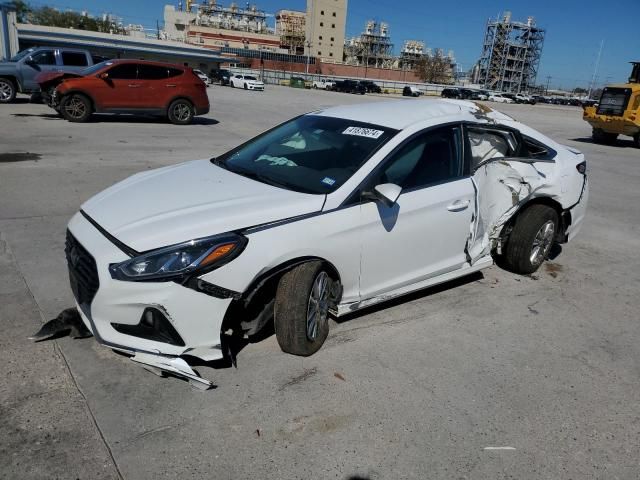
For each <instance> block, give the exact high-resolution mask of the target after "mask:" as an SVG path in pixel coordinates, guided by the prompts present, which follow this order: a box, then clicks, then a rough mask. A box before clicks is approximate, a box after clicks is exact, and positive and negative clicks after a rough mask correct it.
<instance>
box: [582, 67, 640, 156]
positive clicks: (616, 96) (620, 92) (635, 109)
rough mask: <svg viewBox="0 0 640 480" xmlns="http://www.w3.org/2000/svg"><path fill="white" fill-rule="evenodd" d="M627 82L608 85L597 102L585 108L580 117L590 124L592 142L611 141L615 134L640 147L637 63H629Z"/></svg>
mask: <svg viewBox="0 0 640 480" xmlns="http://www.w3.org/2000/svg"><path fill="white" fill-rule="evenodd" d="M631 64H632V65H633V69H632V70H631V76H630V77H629V83H623V84H619V85H608V86H607V87H605V89H604V90H603V91H602V96H601V97H600V102H599V103H598V104H596V105H595V106H592V107H586V108H585V109H584V113H583V115H582V118H583V119H584V120H586V121H587V122H589V124H590V125H591V126H592V127H593V134H592V135H593V141H594V142H596V143H607V144H612V143H614V142H615V141H616V138H618V135H627V136H629V137H632V138H633V141H634V144H635V146H636V147H638V148H640V62H631Z"/></svg>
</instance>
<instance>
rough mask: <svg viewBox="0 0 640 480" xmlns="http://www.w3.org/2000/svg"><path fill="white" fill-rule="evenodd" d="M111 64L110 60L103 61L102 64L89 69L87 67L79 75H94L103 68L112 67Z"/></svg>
mask: <svg viewBox="0 0 640 480" xmlns="http://www.w3.org/2000/svg"><path fill="white" fill-rule="evenodd" d="M112 64H113V62H112V61H110V60H105V61H104V62H100V63H96V64H95V65H91V66H90V67H87V68H85V69H83V70H81V71H80V75H83V76H85V77H86V76H87V75H93V74H94V73H96V72H97V71H98V70H100V69H102V68H104V67H108V66H109V65H112Z"/></svg>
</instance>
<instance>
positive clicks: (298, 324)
mask: <svg viewBox="0 0 640 480" xmlns="http://www.w3.org/2000/svg"><path fill="white" fill-rule="evenodd" d="M332 284H333V282H332V280H331V278H330V277H329V274H328V273H327V272H326V270H325V269H324V267H323V265H322V263H321V262H308V263H304V264H302V265H300V266H298V267H295V268H294V269H293V270H290V271H288V272H287V273H285V274H284V275H283V276H282V278H281V279H280V283H279V284H278V291H277V292H276V299H275V304H274V327H275V331H276V339H277V340H278V344H279V345H280V348H281V349H282V350H283V351H284V352H287V353H291V354H293V355H301V356H305V357H306V356H309V355H312V354H314V353H315V352H317V351H318V350H319V349H320V347H321V346H322V344H323V343H324V341H325V340H326V338H327V335H328V334H329V303H330V296H331V287H332Z"/></svg>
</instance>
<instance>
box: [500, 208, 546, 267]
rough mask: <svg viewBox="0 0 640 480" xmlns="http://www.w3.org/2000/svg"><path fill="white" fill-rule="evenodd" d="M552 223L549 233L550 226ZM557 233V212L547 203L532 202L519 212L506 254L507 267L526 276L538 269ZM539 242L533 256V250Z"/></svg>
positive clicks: (504, 259)
mask: <svg viewBox="0 0 640 480" xmlns="http://www.w3.org/2000/svg"><path fill="white" fill-rule="evenodd" d="M550 224H551V225H552V230H551V232H549V231H548V230H547V229H548V228H549V227H548V225H550ZM557 232H558V213H557V212H556V211H555V210H554V209H553V208H551V207H548V206H546V205H531V206H529V207H525V209H524V210H523V211H522V212H520V213H519V214H518V216H517V217H516V220H515V223H514V225H513V230H511V234H510V235H509V239H508V240H507V245H506V248H505V251H504V254H503V258H502V260H503V262H502V263H504V266H505V267H506V268H507V269H508V270H510V271H512V272H514V273H520V274H523V275H526V274H529V273H533V272H535V271H536V270H537V269H538V268H539V267H540V265H542V262H544V261H545V260H546V259H547V257H548V255H549V252H550V251H551V247H552V246H553V243H554V241H555V238H556V236H557ZM536 245H538V248H539V250H537V251H536V252H535V253H536V255H535V256H534V249H536Z"/></svg>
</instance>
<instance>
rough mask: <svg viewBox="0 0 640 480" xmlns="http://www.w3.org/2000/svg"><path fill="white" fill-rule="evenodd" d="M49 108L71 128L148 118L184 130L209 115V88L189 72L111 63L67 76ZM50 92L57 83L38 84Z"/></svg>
mask: <svg viewBox="0 0 640 480" xmlns="http://www.w3.org/2000/svg"><path fill="white" fill-rule="evenodd" d="M65 77H66V78H60V79H59V80H58V81H60V80H62V81H61V83H60V84H59V85H57V87H56V88H55V90H54V92H53V96H52V98H51V100H50V102H49V104H50V105H51V106H52V107H54V108H55V109H56V110H58V111H59V112H60V114H61V115H62V116H63V117H64V118H66V119H67V120H69V121H70V122H84V121H86V120H87V119H88V118H89V117H90V116H91V114H92V113H144V114H150V115H160V116H163V117H167V118H168V119H169V121H171V122H172V123H175V124H179V125H186V124H188V123H191V120H192V119H193V117H194V116H195V115H203V114H205V113H207V112H208V111H209V97H207V87H206V85H205V84H204V82H203V81H202V80H200V78H199V77H198V76H197V75H196V74H195V73H193V70H192V69H191V68H189V67H181V66H178V65H173V64H169V63H158V62H147V61H141V60H107V61H105V62H102V63H98V64H96V65H94V66H92V67H88V68H86V69H85V70H83V71H82V72H80V73H79V76H77V77H75V78H69V77H70V76H69V75H68V74H66V75H65ZM38 80H39V83H40V86H41V88H42V91H43V92H44V91H47V90H48V91H50V89H51V87H52V84H55V82H56V79H55V78H51V77H49V78H47V79H44V78H42V79H38Z"/></svg>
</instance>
